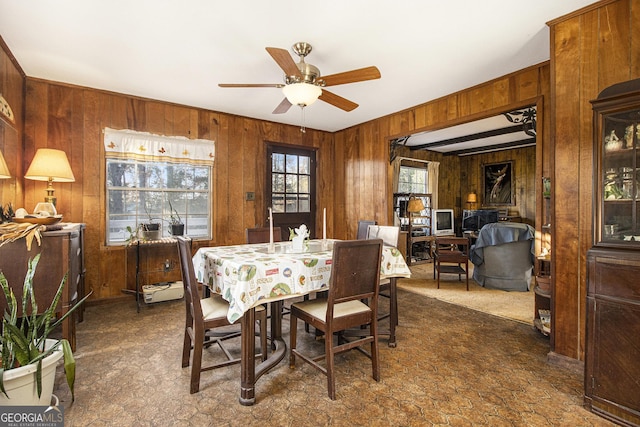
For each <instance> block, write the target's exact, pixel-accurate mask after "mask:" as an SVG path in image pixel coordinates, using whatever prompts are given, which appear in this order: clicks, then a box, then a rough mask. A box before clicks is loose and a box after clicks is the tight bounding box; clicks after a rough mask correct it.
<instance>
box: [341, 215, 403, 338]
mask: <svg viewBox="0 0 640 427" xmlns="http://www.w3.org/2000/svg"><path fill="white" fill-rule="evenodd" d="M399 236H400V227H395V226H392V225H369V226H368V227H367V233H366V235H365V238H366V239H382V241H383V243H384V244H385V245H386V246H393V247H394V248H397V247H398V237H399ZM379 296H380V297H384V298H387V299H388V300H389V310H388V311H387V312H386V313H384V314H380V315H378V322H381V321H383V320H385V319H387V318H388V319H389V330H378V335H388V336H389V347H395V346H396V339H395V337H396V326H398V298H397V295H396V289H395V287H394V286H392V283H391V279H381V280H380V294H379ZM378 312H380V310H378ZM351 332H352V333H353V331H351Z"/></svg>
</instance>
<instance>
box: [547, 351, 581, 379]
mask: <svg viewBox="0 0 640 427" xmlns="http://www.w3.org/2000/svg"><path fill="white" fill-rule="evenodd" d="M547 362H548V363H549V364H550V365H554V366H558V367H560V368H564V369H567V370H570V371H574V372H576V373H579V374H584V361H582V360H578V359H574V358H572V357H569V356H564V355H562V354H558V353H555V352H553V351H550V352H549V353H547Z"/></svg>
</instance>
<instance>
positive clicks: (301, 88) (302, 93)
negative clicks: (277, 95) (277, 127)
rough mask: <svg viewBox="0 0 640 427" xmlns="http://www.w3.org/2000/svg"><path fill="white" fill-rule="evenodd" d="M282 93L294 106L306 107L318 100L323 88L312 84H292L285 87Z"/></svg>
mask: <svg viewBox="0 0 640 427" xmlns="http://www.w3.org/2000/svg"><path fill="white" fill-rule="evenodd" d="M282 92H283V93H284V96H285V97H286V98H287V100H288V101H289V102H290V103H291V104H292V105H299V106H301V107H306V106H309V105H311V104H313V103H314V102H316V101H317V100H318V97H319V96H320V95H322V88H320V87H319V86H316V85H313V84H310V83H292V84H288V85H286V86H285V87H283V88H282Z"/></svg>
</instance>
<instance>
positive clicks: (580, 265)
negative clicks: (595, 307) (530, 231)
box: [549, 0, 640, 360]
mask: <svg viewBox="0 0 640 427" xmlns="http://www.w3.org/2000/svg"><path fill="white" fill-rule="evenodd" d="M638 22H640V0H606V1H601V2H599V3H595V4H593V5H591V6H588V7H586V8H584V9H581V10H579V11H576V12H574V13H572V14H569V15H567V16H565V17H562V18H559V19H557V20H554V21H552V22H550V23H549V26H550V29H551V64H552V73H551V83H552V92H551V95H552V96H551V99H552V100H553V105H552V109H553V114H552V117H553V123H552V129H554V131H555V133H554V135H553V140H554V147H555V148H554V154H555V155H554V158H553V160H554V162H555V165H552V170H553V172H554V174H553V176H552V190H551V191H552V200H553V211H552V226H553V227H554V231H553V234H554V240H553V241H554V245H553V250H552V257H553V258H552V259H553V263H552V265H553V269H552V275H553V277H554V282H555V286H554V294H553V304H554V307H553V316H554V317H553V319H552V321H553V324H552V329H553V333H554V338H555V345H554V348H553V350H554V351H555V352H556V353H557V354H560V355H563V356H568V357H570V358H574V359H580V360H583V359H584V344H585V325H586V319H585V310H586V253H587V250H588V249H589V248H590V247H591V246H592V244H593V219H592V207H593V200H592V199H593V113H592V110H591V104H590V103H589V101H590V100H593V99H595V98H596V97H597V96H598V93H600V91H601V90H603V89H604V88H606V87H608V86H610V85H612V84H615V83H619V82H622V81H626V80H631V79H635V78H638V77H640V31H638Z"/></svg>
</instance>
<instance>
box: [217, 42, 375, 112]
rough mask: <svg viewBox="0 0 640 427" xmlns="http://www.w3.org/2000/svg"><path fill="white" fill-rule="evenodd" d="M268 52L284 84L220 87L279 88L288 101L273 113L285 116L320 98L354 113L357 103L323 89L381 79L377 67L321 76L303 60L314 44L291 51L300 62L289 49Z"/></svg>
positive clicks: (275, 48) (305, 44) (269, 50)
mask: <svg viewBox="0 0 640 427" xmlns="http://www.w3.org/2000/svg"><path fill="white" fill-rule="evenodd" d="M266 49H267V52H269V54H270V55H271V57H272V58H273V59H274V60H275V61H276V63H277V64H278V65H279V66H280V68H282V70H283V71H284V73H285V76H284V83H272V84H269V83H267V84H226V83H220V84H218V86H220V87H276V88H282V92H283V93H284V96H285V98H284V99H283V100H282V102H281V103H280V104H279V105H278V106H277V107H276V109H275V110H273V114H282V113H286V112H287V111H288V110H289V108H290V107H291V106H292V105H299V106H300V107H306V106H308V105H311V104H313V103H314V102H315V101H316V100H317V99H320V100H322V101H324V102H326V103H328V104H331V105H333V106H335V107H338V108H340V109H342V110H344V111H351V110H354V109H355V108H357V107H358V104H356V103H355V102H352V101H349V100H348V99H346V98H343V97H341V96H338V95H336V94H335V93H332V92H329V91H328V90H326V89H324V88H325V87H327V86H337V85H342V84H346V83H355V82H360V81H365V80H374V79H379V78H380V71H379V70H378V68H377V67H366V68H360V69H357V70H352V71H345V72H342V73H337V74H331V75H328V76H321V75H320V70H319V69H318V68H317V67H315V66H314V65H311V64H308V63H306V62H304V58H305V57H306V56H307V55H308V54H309V53H311V49H312V48H311V45H310V44H309V43H306V42H298V43H296V44H294V45H293V46H292V47H291V50H293V52H294V53H295V54H296V55H298V56H299V57H300V62H298V63H295V62H294V61H293V58H292V57H291V55H290V54H289V52H288V51H287V50H286V49H280V48H277V47H267V48H266Z"/></svg>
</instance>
